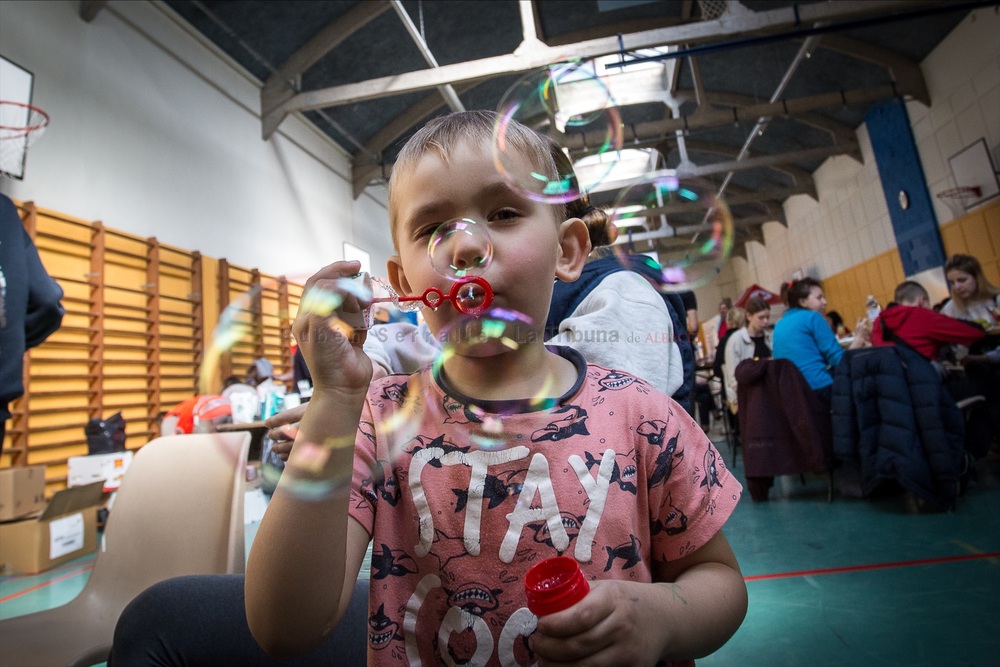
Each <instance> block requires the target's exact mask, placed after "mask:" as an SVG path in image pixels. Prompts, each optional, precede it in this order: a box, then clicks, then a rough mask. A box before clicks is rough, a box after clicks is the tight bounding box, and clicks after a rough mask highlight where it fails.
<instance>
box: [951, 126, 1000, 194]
mask: <svg viewBox="0 0 1000 667" xmlns="http://www.w3.org/2000/svg"><path fill="white" fill-rule="evenodd" d="M948 164H949V165H950V166H951V173H952V176H954V177H955V185H956V186H957V187H959V188H979V194H978V196H973V197H967V198H964V199H963V204H964V206H965V209H966V210H969V209H970V208H972V207H973V206H976V205H978V204H981V203H982V202H984V201H986V200H988V199H992V198H993V197H996V196H997V195H998V194H1000V182H998V181H997V174H996V170H995V169H994V167H993V160H992V159H991V158H990V152H989V149H988V148H987V147H986V140H985V139H979V141H976V142H973V143H972V144H969V145H968V146H966V147H965V148H963V149H962V150H960V151H959V152H958V153H955V154H954V155H952V156H951V157H950V158H949V159H948Z"/></svg>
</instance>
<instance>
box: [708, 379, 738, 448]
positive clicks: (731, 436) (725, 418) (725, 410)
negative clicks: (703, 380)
mask: <svg viewBox="0 0 1000 667" xmlns="http://www.w3.org/2000/svg"><path fill="white" fill-rule="evenodd" d="M714 384H715V386H717V387H718V390H717V391H713V392H712V398H713V400H715V402H716V405H717V406H718V408H719V413H720V414H721V415H722V417H721V421H722V430H723V432H724V433H725V434H726V444H727V445H728V446H729V454H730V455H731V456H732V457H733V461H732V463H731V464H730V467H732V468H735V467H736V461H737V458H738V454H739V446H740V437H739V433H738V432H737V431H736V430H735V429H734V428H733V426H732V424H731V423H730V420H732V419H735V417H734V416H733V413H732V411H731V410H730V409H729V399H728V398H727V397H726V385H725V384H724V383H723V382H721V381H717V382H715V383H714ZM709 386H710V387H711V386H712V382H709Z"/></svg>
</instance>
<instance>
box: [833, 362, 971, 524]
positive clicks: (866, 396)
mask: <svg viewBox="0 0 1000 667" xmlns="http://www.w3.org/2000/svg"><path fill="white" fill-rule="evenodd" d="M971 398H972V400H970V401H967V402H965V404H964V410H965V411H966V412H965V413H963V408H960V407H959V406H958V404H956V403H955V400H954V399H953V398H952V396H951V394H950V393H949V392H948V390H947V388H946V387H945V386H944V385H943V383H942V381H941V377H940V376H939V375H938V373H937V371H936V370H935V369H934V367H933V366H932V365H931V363H930V361H928V360H927V359H926V358H924V357H923V356H922V355H921V354H920V353H919V352H917V351H916V350H914V349H912V348H910V347H909V346H908V345H904V344H896V345H891V346H885V347H873V348H862V349H858V350H850V351H848V352H845V353H844V357H843V359H841V362H840V364H839V365H838V366H837V372H836V374H835V376H834V383H833V436H834V440H833V442H834V450H835V452H836V454H837V458H838V459H839V460H840V461H841V462H842V464H843V467H844V468H846V469H847V470H848V471H850V472H851V473H852V474H857V475H858V476H859V480H860V488H859V492H860V495H861V497H867V496H869V495H870V494H871V493H872V492H873V491H874V490H875V489H876V488H878V487H879V486H880V485H881V484H882V483H883V482H894V483H897V484H898V485H899V486H901V487H902V488H904V489H906V490H907V491H909V492H910V493H912V494H913V495H914V496H915V497H916V498H918V499H919V500H920V501H921V502H923V503H925V504H927V506H928V507H929V508H932V509H937V510H948V509H951V508H953V507H954V506H955V501H956V499H957V498H958V495H959V493H960V491H961V488H962V482H963V476H964V474H965V473H966V472H967V470H968V464H969V457H968V455H967V453H966V435H967V434H966V428H967V426H966V418H967V416H968V414H969V411H971V410H973V409H974V407H975V406H977V405H982V404H983V402H982V401H979V400H978V398H979V397H971Z"/></svg>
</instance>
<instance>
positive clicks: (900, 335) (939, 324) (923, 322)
mask: <svg viewBox="0 0 1000 667" xmlns="http://www.w3.org/2000/svg"><path fill="white" fill-rule="evenodd" d="M893 301H894V302H895V304H896V305H893V306H890V307H889V308H886V309H885V310H883V311H882V313H881V314H880V315H879V316H878V319H876V320H875V325H874V326H873V327H872V345H892V344H893V343H894V341H895V340H896V339H899V340H901V341H903V342H904V343H906V344H907V345H909V346H910V347H912V348H913V349H915V350H916V351H917V352H919V353H920V354H922V355H923V356H925V357H927V358H928V359H929V360H931V361H936V360H937V359H938V357H939V356H940V353H941V348H942V347H943V346H945V345H966V346H968V345H972V344H973V343H975V342H976V341H978V340H980V339H981V338H982V337H983V336H985V335H986V332H984V331H983V329H982V328H981V327H979V326H976V325H975V324H972V323H970V322H965V321H963V320H956V319H954V318H951V317H948V316H947V315H942V314H941V313H936V312H934V310H932V309H931V299H930V296H929V295H928V294H927V290H926V289H924V287H923V286H922V285H921V284H920V283H918V282H915V281H913V280H907V281H905V282H902V283H900V284H899V286H898V287H896V292H895V293H894V294H893Z"/></svg>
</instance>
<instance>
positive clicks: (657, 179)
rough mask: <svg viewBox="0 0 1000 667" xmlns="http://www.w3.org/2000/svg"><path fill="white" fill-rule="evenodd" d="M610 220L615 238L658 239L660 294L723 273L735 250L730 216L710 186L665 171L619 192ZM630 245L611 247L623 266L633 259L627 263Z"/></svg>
mask: <svg viewBox="0 0 1000 667" xmlns="http://www.w3.org/2000/svg"><path fill="white" fill-rule="evenodd" d="M611 221H612V222H613V223H614V224H615V225H617V226H618V228H619V235H620V236H619V240H621V238H622V237H625V238H626V239H628V237H629V236H630V235H638V234H642V237H644V238H649V235H650V234H654V235H656V237H655V238H656V240H655V242H656V245H657V247H658V255H659V262H658V268H659V269H660V270H661V271H662V281H663V285H662V286H660V289H662V290H664V291H685V290H691V289H694V288H696V287H700V286H701V285H704V284H706V283H708V282H709V281H711V280H712V279H713V278H715V277H716V276H717V275H718V274H719V273H720V272H721V271H722V266H723V265H724V264H725V263H726V260H727V259H728V258H729V255H730V254H731V253H732V250H733V217H732V214H731V213H730V212H729V207H728V206H726V203H725V202H724V201H723V200H722V199H720V198H719V197H717V196H716V194H715V190H714V188H713V187H712V185H711V183H708V182H707V181H703V180H699V179H693V178H681V177H678V176H677V175H676V173H674V172H673V171H669V170H665V171H658V172H653V173H650V174H647V175H646V176H644V177H642V178H641V179H639V180H638V181H636V182H635V183H633V184H632V185H630V186H629V187H627V188H625V189H624V190H622V191H621V192H620V193H619V194H618V196H617V198H616V199H615V203H614V205H613V207H612V210H611ZM630 246H631V243H629V242H627V241H626V242H625V243H619V244H617V245H615V246H612V248H613V251H614V253H615V255H616V256H617V257H618V258H619V259H620V261H621V262H622V263H623V265H625V266H628V265H629V262H630V261H635V260H634V259H630V253H631V248H630ZM640 259H641V261H646V259H647V258H640ZM650 262H653V260H650ZM647 263H649V262H647ZM653 263H654V264H656V262H653Z"/></svg>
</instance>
